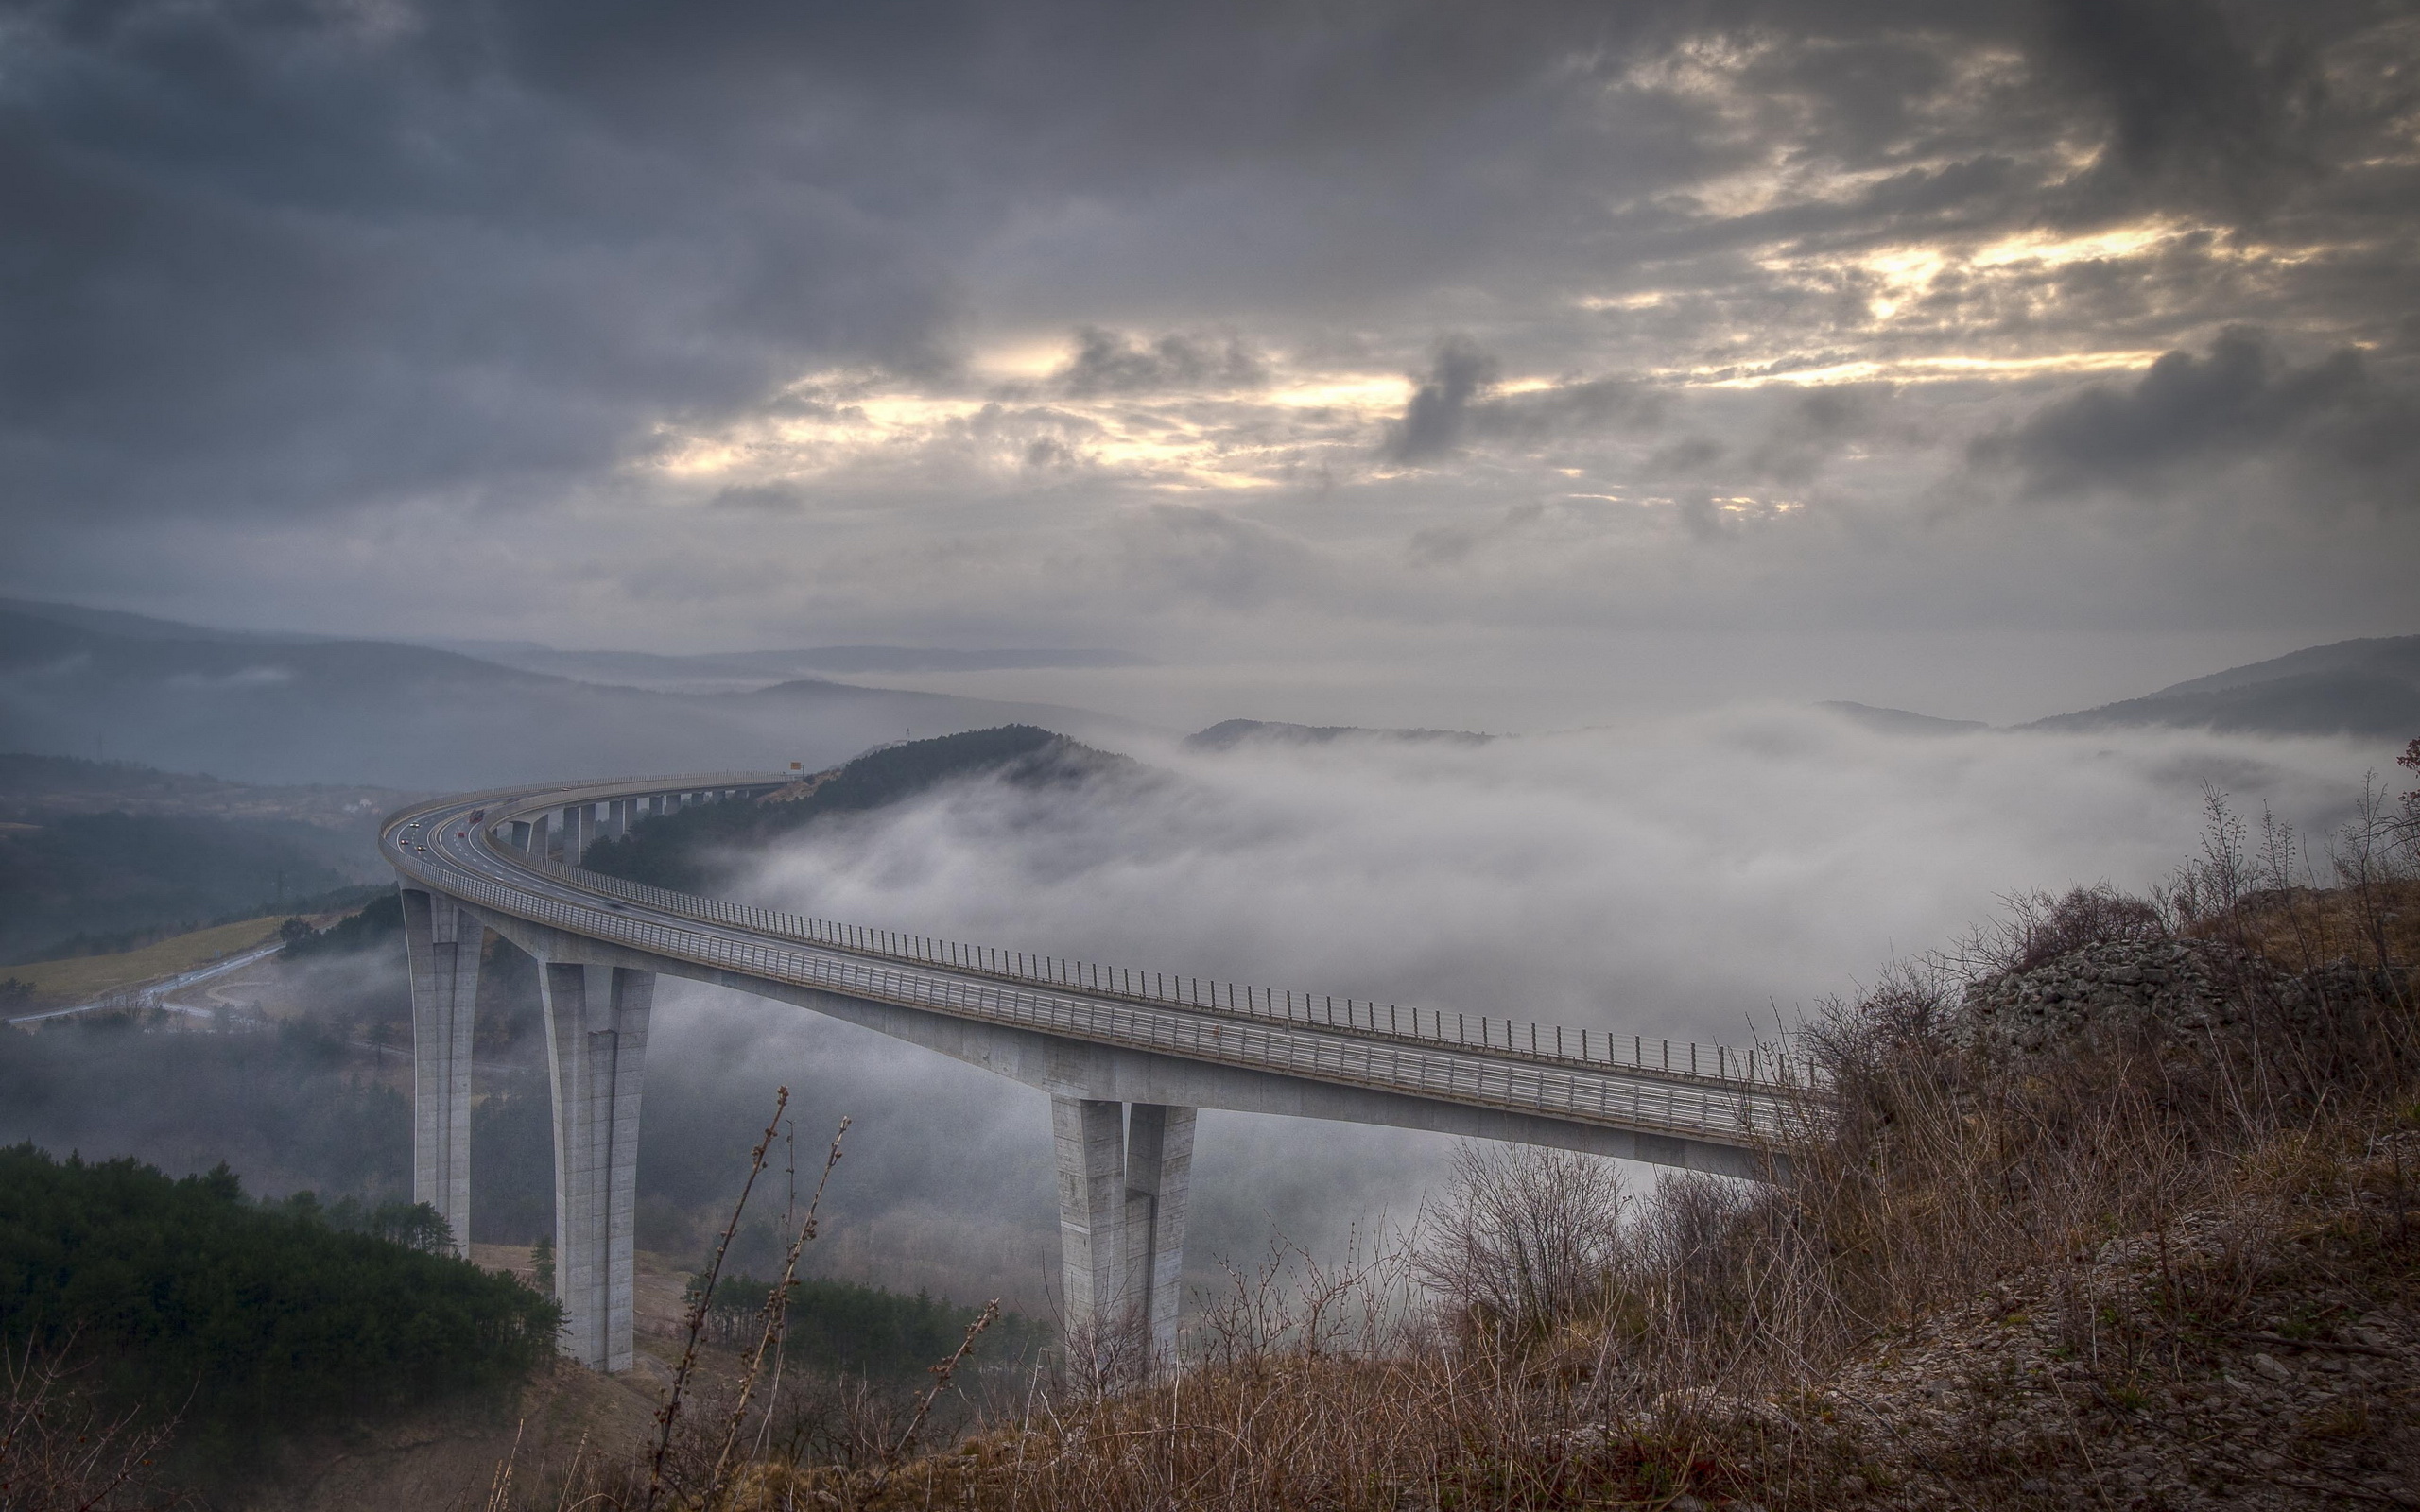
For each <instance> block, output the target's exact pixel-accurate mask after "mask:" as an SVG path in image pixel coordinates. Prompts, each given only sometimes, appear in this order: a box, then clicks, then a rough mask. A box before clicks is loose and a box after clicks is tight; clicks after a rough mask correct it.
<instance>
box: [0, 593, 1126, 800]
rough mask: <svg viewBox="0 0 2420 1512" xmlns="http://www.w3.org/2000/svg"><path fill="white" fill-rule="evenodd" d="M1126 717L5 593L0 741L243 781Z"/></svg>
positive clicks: (811, 755)
mask: <svg viewBox="0 0 2420 1512" xmlns="http://www.w3.org/2000/svg"><path fill="white" fill-rule="evenodd" d="M1017 723H1026V724H1046V725H1048V726H1049V727H1050V728H1052V729H1054V730H1061V731H1063V732H1066V733H1071V734H1096V735H1098V734H1105V733H1110V732H1116V731H1124V730H1130V729H1131V728H1132V727H1130V726H1126V725H1124V724H1123V723H1122V722H1120V721H1117V720H1114V719H1110V718H1107V717H1105V716H1102V715H1098V714H1094V713H1088V712H1086V711H1083V710H1079V709H1069V708H1063V707H1057V706H1052V705H1039V704H1018V703H1007V702H994V701H991V700H985V699H977V698H962V697H957V696H949V695H944V694H931V693H912V692H904V691H899V690H894V689H886V688H866V687H858V686H855V685H851V684H846V683H838V682H831V681H826V680H821V679H798V680H793V681H787V682H780V683H776V684H773V685H772V686H769V687H761V688H756V689H752V690H751V691H748V692H744V693H713V694H699V693H666V692H660V691H654V690H648V689H640V688H629V687H617V686H612V685H604V684H598V683H595V682H587V681H580V680H577V679H571V678H566V677H557V676H551V675H547V674H543V673H533V672H528V671H525V670H521V669H517V668H511V667H505V666H500V665H498V664H496V663H494V662H485V661H481V660H479V659H477V658H475V657H469V656H463V655H460V654H458V653H456V652H450V651H440V650H433V649H430V648H428V647H425V646H419V645H406V644H399V643H395V642H388V641H370V640H336V639H311V638H306V637H273V636H272V637H257V638H253V637H247V636H245V635H242V634H240V633H236V632H228V631H221V630H213V629H205V628H201V627H183V626H179V625H175V624H173V623H172V622H168V621H161V620H150V619H145V618H143V617H141V616H135V615H123V616H121V615H111V614H103V613H100V612H98V611H95V610H82V609H78V608H75V607H73V606H61V605H50V604H43V603H35V602H29V601H26V600H0V749H13V750H21V751H29V752H36V753H49V754H75V755H81V756H92V755H106V756H110V757H116V758H126V759H130V760H134V761H139V762H145V763H149V764H153V765H161V766H165V767H171V768H175V769H180V770H184V771H208V772H212V773H215V774H216V775H217V776H220V777H223V778H229V779H233V780H238V781H242V782H288V783H290V782H370V783H379V784H385V785H391V786H396V787H408V788H412V789H416V790H426V789H432V788H468V787H479V786H486V785H490V784H494V783H503V782H520V781H525V780H533V779H543V778H553V777H561V776H562V775H564V774H565V773H575V772H598V773H603V772H608V771H697V770H708V769H714V768H735V767H737V768H745V767H758V766H761V767H765V768H768V769H778V768H780V767H781V766H783V765H787V763H789V762H792V761H803V762H804V763H806V764H807V765H809V766H810V767H813V766H823V765H831V764H832V763H834V762H837V761H840V760H842V759H844V758H846V757H848V756H851V755H854V754H855V753H856V752H857V751H859V750H862V749H864V748H865V747H868V746H870V745H873V744H877V743H879V742H881V741H885V740H896V739H900V738H902V737H903V736H905V735H907V734H908V733H910V732H911V731H912V732H917V733H925V734H942V733H947V732H949V731H952V730H977V729H983V728H987V727H990V726H994V725H1002V724H1017Z"/></svg>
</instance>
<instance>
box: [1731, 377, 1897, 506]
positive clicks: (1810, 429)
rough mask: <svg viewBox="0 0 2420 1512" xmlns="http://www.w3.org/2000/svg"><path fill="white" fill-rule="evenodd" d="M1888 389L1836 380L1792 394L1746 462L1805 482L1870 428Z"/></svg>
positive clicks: (1764, 472) (1768, 474) (1781, 478)
mask: <svg viewBox="0 0 2420 1512" xmlns="http://www.w3.org/2000/svg"><path fill="white" fill-rule="evenodd" d="M1888 397H1889V393H1888V390H1887V389H1886V388H1885V387H1883V386H1881V385H1877V384H1835V385H1832V386H1830V387H1823V388H1810V389H1807V390H1806V391H1805V392H1804V393H1799V394H1795V395H1792V396H1791V397H1790V400H1789V404H1787V405H1786V406H1785V407H1784V408H1783V410H1782V413H1781V414H1780V416H1779V417H1777V418H1776V419H1775V421H1773V423H1772V426H1771V428H1770V429H1769V430H1768V431H1767V432H1766V434H1765V436H1764V438H1763V439H1762V440H1760V441H1759V442H1758V443H1757V444H1756V447H1755V450H1754V451H1753V452H1751V453H1750V454H1749V456H1748V464H1749V466H1750V468H1751V469H1752V470H1753V471H1754V472H1755V473H1756V475H1757V476H1759V477H1764V478H1770V479H1772V481H1774V482H1776V483H1805V482H1806V481H1807V480H1808V479H1810V478H1812V477H1814V476H1815V474H1816V473H1817V472H1821V471H1823V468H1824V464H1825V463H1826V462H1829V461H1830V460H1831V459H1832V458H1833V457H1834V456H1836V455H1839V454H1840V453H1841V451H1842V450H1843V449H1845V448H1847V447H1848V446H1850V445H1852V444H1853V443H1855V442H1856V441H1858V439H1859V438H1863V437H1867V436H1870V435H1872V434H1874V431H1875V427H1876V422H1877V421H1878V419H1879V416H1880V413H1881V410H1882V406H1883V404H1885V403H1886V402H1887V400H1888Z"/></svg>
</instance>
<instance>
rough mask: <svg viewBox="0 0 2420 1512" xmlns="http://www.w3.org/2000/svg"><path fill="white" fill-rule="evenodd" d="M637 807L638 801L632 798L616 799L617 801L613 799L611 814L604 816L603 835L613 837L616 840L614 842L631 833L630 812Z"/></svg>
mask: <svg viewBox="0 0 2420 1512" xmlns="http://www.w3.org/2000/svg"><path fill="white" fill-rule="evenodd" d="M638 806H639V800H638V799H634V798H617V799H614V807H613V810H612V812H610V813H609V814H608V815H607V816H606V819H605V833H607V834H609V835H611V836H613V837H614V839H616V840H618V839H620V838H621V837H622V836H624V835H626V834H628V833H631V813H632V811H634V810H635V809H637V807H638Z"/></svg>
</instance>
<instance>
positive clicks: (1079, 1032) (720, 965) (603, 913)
mask: <svg viewBox="0 0 2420 1512" xmlns="http://www.w3.org/2000/svg"><path fill="white" fill-rule="evenodd" d="M413 869H415V870H417V869H420V868H417V867H415V868H413ZM430 882H431V885H436V886H440V887H442V888H443V889H444V890H446V891H448V892H451V893H455V894H457V895H468V897H469V898H471V899H472V900H474V901H476V902H485V903H488V904H490V905H491V906H493V907H496V908H498V909H501V910H502V911H503V912H506V913H509V914H512V915H515V916H517V917H520V918H523V919H529V920H531V921H532V922H536V923H543V924H553V925H565V926H570V927H572V928H574V929H575V930H576V931H577V932H578V933H579V934H581V935H583V936H589V937H592V938H601V939H606V940H610V941H612V942H614V943H618V944H623V945H628V946H631V947H633V948H636V949H639V950H644V951H648V952H649V953H651V954H658V955H666V956H671V957H674V958H677V959H680V960H683V961H687V962H689V963H691V964H694V965H699V966H705V967H710V968H717V969H722V970H731V971H740V972H743V973H745V974H748V975H751V976H755V977H758V978H761V979H765V980H770V981H775V982H782V983H786V984H788V985H791V986H797V987H805V988H823V989H826V990H832V991H837V992H841V993H845V994H846V995H849V996H852V997H858V998H870V999H874V1000H877V1001H881V1002H888V1003H894V1004H898V1005H902V1006H908V1007H915V1008H923V1009H926V1010H930V1011H937V1012H942V1013H948V1014H951V1015H953V1016H955V1017H959V1018H969V1019H976V1020H981V1021H985V1022H1000V1023H1010V1024H1014V1025H1016V1026H1018V1027H1023V1028H1031V1029H1038V1030H1042V1031H1045V1032H1047V1033H1055V1034H1061V1035H1066V1036H1070V1037H1073V1038H1078V1039H1084V1040H1094V1041H1096V1042H1101V1043H1111V1044H1122V1045H1129V1046H1132V1047H1134V1048H1137V1049H1146V1050H1158V1051H1164V1052H1167V1053H1170V1054H1174V1055H1180V1056H1184V1057H1187V1058H1191V1059H1200V1060H1213V1061H1220V1062H1224V1063H1227V1064H1231V1065H1237V1066H1243V1067H1247V1068H1250V1069H1254V1070H1267V1071H1275V1072H1281V1073H1287V1074H1295V1075H1305V1076H1311V1077H1316V1078H1318V1079H1320V1080H1322V1081H1334V1082H1348V1083H1353V1084H1357V1085H1361V1086H1366V1087H1370V1088H1373V1089H1374V1090H1378V1091H1398V1092H1408V1093H1414V1094H1418V1095H1425V1096H1430V1097H1444V1098H1448V1099H1451V1100H1453V1101H1457V1102H1461V1103H1466V1104H1473V1105H1477V1106H1481V1107H1490V1108H1503V1109H1505V1110H1508V1111H1514V1112H1535V1113H1545V1114H1548V1115H1551V1116H1555V1117H1561V1118H1568V1119H1574V1120H1578V1121H1583V1122H1589V1123H1596V1124H1599V1125H1605V1126H1608V1127H1618V1128H1629V1129H1635V1130H1639V1131H1642V1132H1647V1133H1666V1134H1684V1135H1686V1136H1689V1137H1692V1138H1697V1139H1701V1140H1703V1141H1705V1142H1707V1143H1722V1144H1730V1145H1734V1146H1738V1147H1749V1148H1755V1147H1762V1146H1766V1145H1769V1144H1771V1143H1773V1142H1775V1141H1776V1140H1777V1139H1778V1138H1780V1137H1781V1136H1782V1135H1783V1134H1784V1133H1785V1132H1787V1130H1788V1128H1789V1121H1790V1117H1791V1112H1792V1104H1793V1099H1792V1098H1790V1097H1789V1095H1788V1094H1787V1092H1786V1091H1785V1090H1783V1089H1779V1088H1773V1089H1771V1090H1767V1091H1761V1092H1759V1091H1756V1090H1754V1089H1751V1088H1749V1087H1746V1086H1734V1087H1732V1088H1728V1089H1723V1088H1718V1087H1714V1086H1692V1085H1688V1084H1685V1083H1682V1082H1678V1081H1666V1080H1660V1079H1650V1078H1647V1077H1640V1076H1622V1075H1619V1074H1618V1073H1619V1072H1620V1071H1621V1069H1622V1068H1619V1067H1605V1066H1603V1065H1601V1064H1599V1065H1598V1066H1595V1067H1593V1068H1590V1069H1591V1071H1592V1072H1593V1074H1584V1075H1583V1074H1575V1073H1574V1072H1573V1071H1571V1070H1566V1069H1561V1068H1557V1067H1553V1066H1548V1065H1543V1064H1534V1063H1526V1062H1521V1061H1509V1060H1502V1059H1481V1058H1479V1057H1469V1056H1457V1055H1453V1054H1450V1053H1449V1052H1447V1051H1446V1050H1444V1049H1442V1048H1441V1049H1438V1050H1428V1049H1418V1048H1413V1047H1409V1046H1406V1045H1402V1044H1398V1043H1394V1042H1391V1041H1388V1040H1353V1039H1345V1038H1342V1037H1339V1036H1329V1035H1320V1034H1304V1033H1294V1032H1288V1030H1287V1029H1286V1027H1285V1026H1284V1025H1282V1024H1281V1023H1277V1022H1263V1021H1253V1022H1237V1023H1236V1024H1234V1025H1232V1026H1230V1025H1227V1024H1224V1023H1220V1022H1216V1021H1213V1020H1209V1019H1205V1018H1202V1017H1201V1016H1199V1015H1194V1014H1171V1013H1164V1012H1160V1011H1157V1010H1155V1009H1153V1008H1150V1007H1149V1006H1144V1005H1134V1004H1127V1003H1119V1002H1113V1001H1106V1000H1100V999H1092V998H1079V997H1071V996H1067V995H1064V994H1060V993H1051V992H1041V991H1034V990H1029V989H1027V988H1017V987H1012V986H1007V985H1003V984H994V983H985V982H974V981H967V980H965V979H963V978H958V977H951V976H942V975H934V974H929V973H926V972H924V971H908V970H902V969H901V968H899V967H894V966H887V965H884V964H882V963H879V962H875V961H871V960H867V961H860V960H853V959H849V958H847V957H841V956H832V955H810V954H797V953H792V952H787V951H782V950H780V949H778V948H776V947H774V946H770V945H760V944H756V943H753V942H748V941H740V940H733V939H728V938H724V937H721V936H713V935H706V934H700V933H698V932H696V931H692V930H686V929H682V928H679V927H677V926H674V925H668V924H661V923H657V922H654V921H652V920H648V919H627V918H621V917H618V916H616V915H614V913H612V912H611V911H609V910H606V909H602V908H598V907H595V906H592V905H588V904H576V903H567V902H562V901H560V900H557V899H552V898H544V897H539V896H536V895H533V894H529V893H526V892H520V891H516V890H515V889H512V888H509V887H506V886H504V885H500V884H497V883H494V882H492V881H489V880H488V879H486V878H482V877H475V876H461V875H450V876H446V877H444V878H442V879H436V878H432V879H430ZM631 885H633V886H637V885H642V884H631ZM707 901H709V902H710V901H711V900H707ZM735 906H736V905H735ZM740 927H745V926H744V925H742V926H740ZM1294 1027H1295V1028H1296V1029H1301V1028H1305V1027H1308V1026H1306V1025H1302V1024H1299V1023H1298V1024H1296V1025H1295V1026H1294ZM1609 1072H1611V1073H1615V1074H1608V1073H1609Z"/></svg>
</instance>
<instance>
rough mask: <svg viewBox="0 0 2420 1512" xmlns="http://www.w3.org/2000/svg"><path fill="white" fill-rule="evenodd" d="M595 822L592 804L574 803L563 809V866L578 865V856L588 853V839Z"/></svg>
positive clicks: (594, 811)
mask: <svg viewBox="0 0 2420 1512" xmlns="http://www.w3.org/2000/svg"><path fill="white" fill-rule="evenodd" d="M595 827H596V806H595V805H593V804H588V803H574V804H573V805H571V807H569V808H567V809H565V810H563V865H564V866H566V867H576V866H579V858H580V857H581V856H583V855H586V854H587V853H588V841H589V837H590V835H591V834H592V833H594V831H595Z"/></svg>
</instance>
